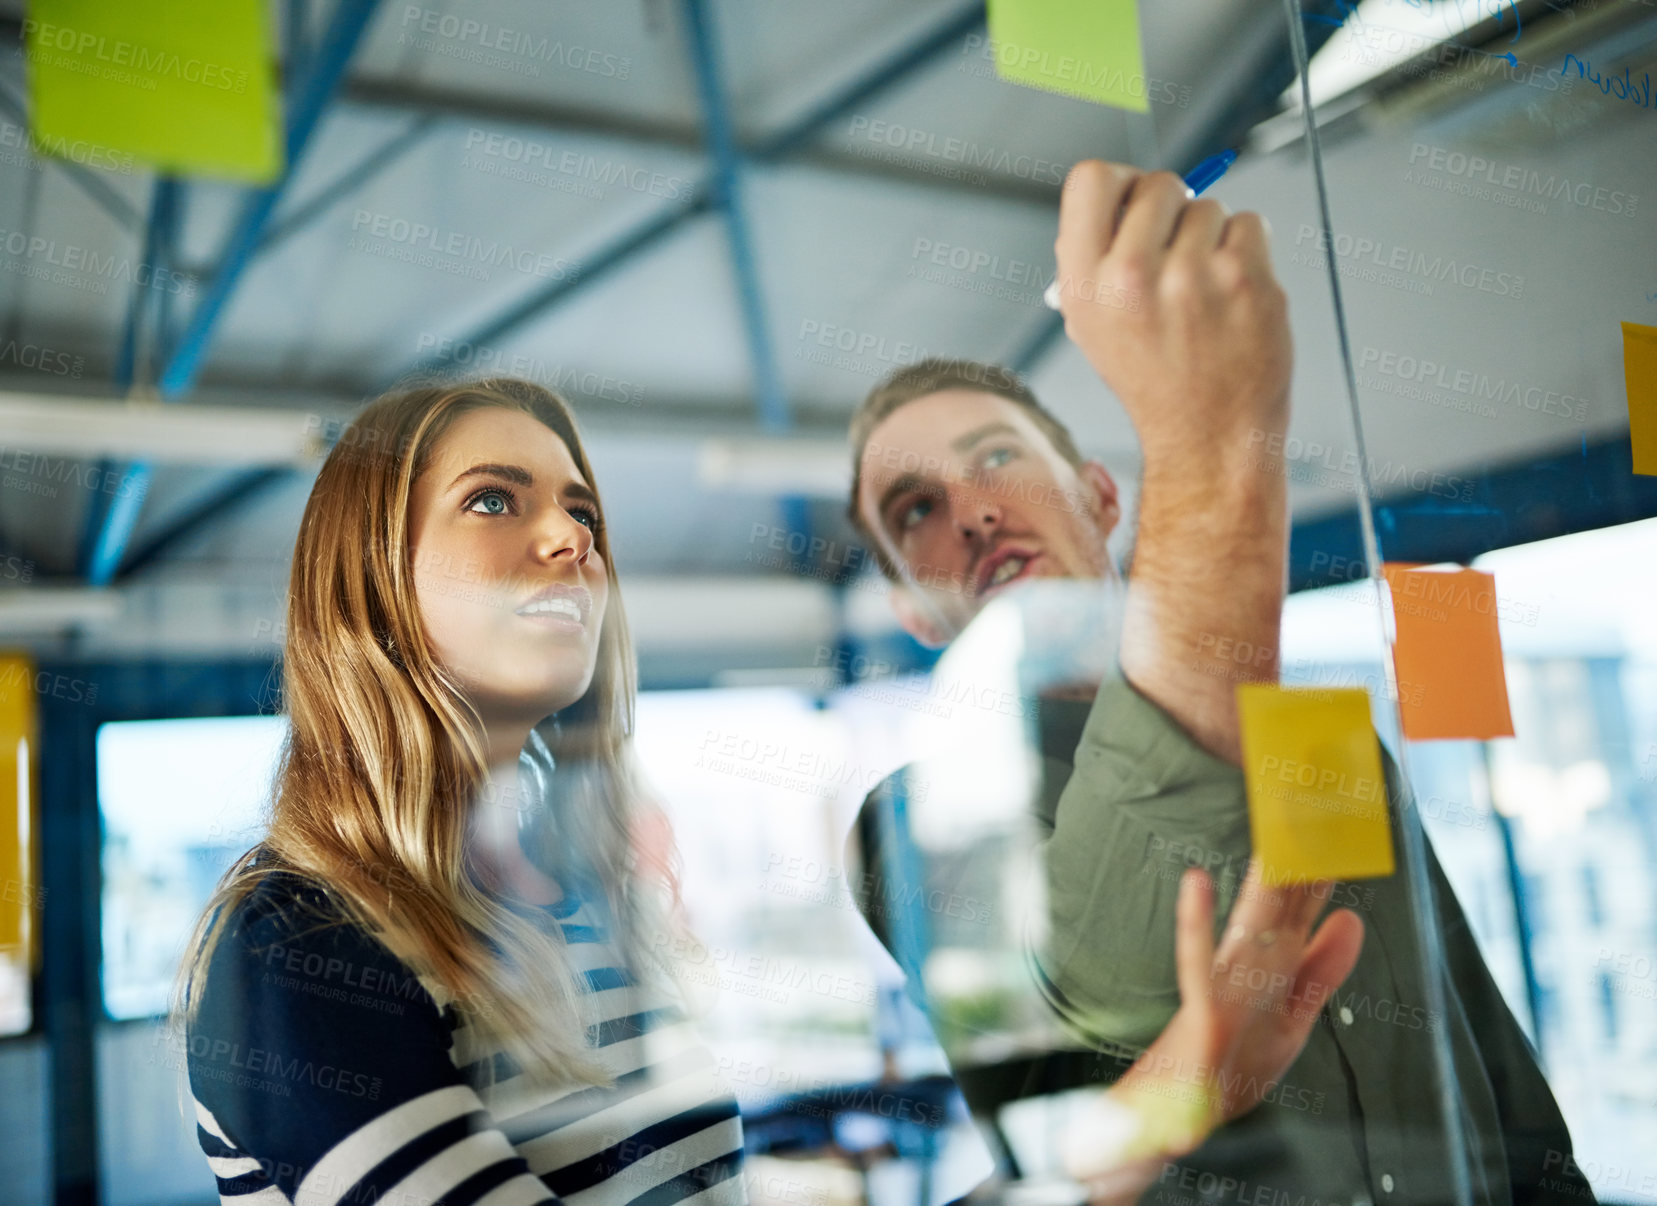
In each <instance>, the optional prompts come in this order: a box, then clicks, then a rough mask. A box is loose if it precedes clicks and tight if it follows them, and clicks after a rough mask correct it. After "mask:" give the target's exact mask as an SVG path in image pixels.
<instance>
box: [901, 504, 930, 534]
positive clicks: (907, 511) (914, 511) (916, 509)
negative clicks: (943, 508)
mask: <svg viewBox="0 0 1657 1206" xmlns="http://www.w3.org/2000/svg"><path fill="white" fill-rule="evenodd" d="M931 512H932V500H931V499H930V498H917V499H916V500H915V501H914V502H912V503H910V504H909V505H908V506H907V507H905V508H904V509H903V510H902V511H900V512H898V527H899V528H901V529H902V530H904V531H908V530H909V529H910V528H912V527H914V526H915V525H916V524H918V523H919V522H920V521H921V520H923V519H925V518H926V517H927V516H928V515H929V514H931Z"/></svg>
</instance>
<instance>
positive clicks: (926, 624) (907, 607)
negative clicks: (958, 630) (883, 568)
mask: <svg viewBox="0 0 1657 1206" xmlns="http://www.w3.org/2000/svg"><path fill="white" fill-rule="evenodd" d="M887 597H888V598H889V599H890V600H891V603H892V610H893V611H894V612H895V613H896V614H897V617H898V623H899V624H900V625H901V626H902V628H903V630H904V631H905V632H907V633H908V634H909V635H910V636H912V637H914V638H915V639H916V640H917V641H919V642H920V643H921V644H923V645H925V646H926V647H927V648H928V649H942V648H943V647H944V646H945V645H947V644H949V634H947V633H946V632H944V630H943V628H942V626H941V625H939V623H938V622H937V621H936V620H935V619H934V618H933V617H932V610H931V608H929V607H928V606H927V605H926V603H925V602H924V601H923V600H921V599H918V598H916V597H915V591H914V588H913V587H911V586H910V585H909V584H908V583H905V582H894V583H892V590H891V594H890V595H888V596H887Z"/></svg>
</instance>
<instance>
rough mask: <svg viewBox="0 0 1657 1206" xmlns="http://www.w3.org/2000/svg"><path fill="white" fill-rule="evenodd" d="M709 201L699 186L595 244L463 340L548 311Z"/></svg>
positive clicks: (486, 336) (427, 367) (433, 365)
mask: <svg viewBox="0 0 1657 1206" xmlns="http://www.w3.org/2000/svg"><path fill="white" fill-rule="evenodd" d="M710 204H711V202H710V198H709V193H708V190H707V188H705V187H703V186H701V185H698V186H697V187H696V188H694V189H692V190H691V192H690V195H689V196H688V197H687V198H686V199H685V200H683V201H681V202H680V203H679V204H678V205H676V206H674V207H673V208H672V209H669V210H666V211H663V212H659V213H657V214H654V215H652V216H651V217H650V218H649V219H647V220H646V221H644V222H641V223H639V224H638V225H637V226H634V227H632V228H630V229H628V230H624V231H623V232H622V233H621V234H619V235H617V236H616V237H615V238H613V239H611V240H610V241H609V242H608V243H606V244H605V245H604V246H603V247H601V248H599V250H598V251H597V252H596V253H595V254H594V255H592V256H591V257H589V258H587V259H584V260H582V261H581V270H580V271H579V272H577V273H573V274H570V275H567V276H565V277H564V279H563V280H555V281H551V282H549V283H548V284H546V285H545V286H543V287H542V288H541V289H539V290H537V291H536V292H535V293H532V294H530V295H529V296H528V297H526V298H524V299H523V300H522V301H520V302H515V303H513V304H512V305H511V306H509V307H507V309H506V310H504V311H502V312H501V313H500V314H497V315H496V316H495V317H494V318H491V319H490V320H489V321H488V322H486V323H484V324H483V325H482V326H480V327H478V328H477V329H476V330H474V331H473V332H472V333H471V334H470V335H469V336H467V337H466V339H465V340H464V341H461V342H463V343H465V344H467V345H469V346H471V347H473V348H484V347H489V346H491V345H492V344H494V343H495V342H496V341H497V340H499V339H503V338H505V337H506V336H507V335H509V334H511V333H512V332H513V331H515V330H517V329H518V328H519V327H521V326H522V325H523V324H525V323H527V322H529V321H531V320H532V319H534V318H536V317H538V316H540V315H544V314H547V313H550V312H551V311H552V309H553V308H554V307H556V306H558V305H559V304H561V303H562V302H564V301H565V300H566V299H568V298H570V297H572V296H574V295H575V294H576V293H578V292H580V291H581V290H582V289H585V288H586V287H587V286H589V285H591V284H593V283H594V282H596V281H597V280H599V279H600V278H601V277H604V276H606V275H607V274H608V273H609V272H610V271H611V270H612V269H614V268H616V267H617V266H618V265H620V264H622V263H624V262H626V261H627V260H630V259H632V258H633V257H634V256H636V255H638V254H639V253H640V252H642V251H645V250H646V249H648V248H650V247H652V246H654V245H655V244H657V243H659V242H661V241H662V240H663V239H665V238H666V237H667V236H668V235H670V234H672V233H673V232H674V231H675V230H677V229H679V226H680V225H681V224H682V223H683V222H685V221H686V220H687V219H689V218H691V217H694V216H695V215H697V214H704V213H707V212H708V209H709V207H710ZM444 363H445V361H444V360H443V359H442V358H441V357H437V356H429V357H426V358H425V359H423V360H420V361H417V362H416V363H415V364H414V366H413V367H412V368H411V369H408V370H402V371H399V372H398V373H396V374H395V375H394V376H393V377H391V378H388V379H387V380H386V381H385V382H384V383H382V384H383V385H385V386H389V385H390V384H391V382H393V381H395V380H397V379H399V378H402V377H404V376H407V375H411V374H412V375H415V376H418V375H420V374H422V373H431V372H436V371H437V370H439V369H441V368H442V367H443V365H444Z"/></svg>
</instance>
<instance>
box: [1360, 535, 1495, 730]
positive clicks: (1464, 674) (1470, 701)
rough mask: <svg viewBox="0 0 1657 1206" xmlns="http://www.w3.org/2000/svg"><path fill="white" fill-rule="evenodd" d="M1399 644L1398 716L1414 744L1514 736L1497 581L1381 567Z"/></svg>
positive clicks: (1473, 574)
mask: <svg viewBox="0 0 1657 1206" xmlns="http://www.w3.org/2000/svg"><path fill="white" fill-rule="evenodd" d="M1381 572H1382V573H1383V574H1384V575H1385V576H1386V580H1387V588H1388V590H1389V591H1390V592H1391V594H1392V614H1393V618H1394V620H1395V621H1396V623H1397V631H1398V639H1397V641H1396V642H1394V644H1393V647H1392V658H1393V667H1394V668H1395V669H1396V670H1397V672H1398V710H1399V715H1400V718H1401V719H1402V721H1403V725H1404V736H1406V737H1408V738H1409V739H1410V740H1411V741H1436V740H1445V739H1458V740H1474V741H1488V740H1490V739H1491V738H1492V737H1511V736H1513V713H1512V712H1511V710H1510V709H1509V708H1508V703H1507V674H1506V672H1505V671H1504V670H1503V669H1502V637H1501V633H1500V632H1499V631H1497V628H1496V579H1495V578H1494V577H1493V576H1492V575H1490V574H1486V573H1482V572H1480V571H1479V570H1472V569H1464V570H1454V571H1440V570H1423V569H1416V568H1414V567H1412V566H1408V565H1401V564H1396V563H1388V564H1386V565H1383V566H1382V567H1381Z"/></svg>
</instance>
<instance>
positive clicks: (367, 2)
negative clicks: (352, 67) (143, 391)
mask: <svg viewBox="0 0 1657 1206" xmlns="http://www.w3.org/2000/svg"><path fill="white" fill-rule="evenodd" d="M378 6H379V0H340V4H339V7H338V8H337V9H336V10H335V11H334V18H333V21H332V22H331V23H330V24H329V27H328V32H327V33H326V35H324V37H323V39H322V41H321V44H320V45H319V46H318V47H317V49H316V52H315V54H314V56H313V65H312V68H311V70H310V72H309V73H308V74H307V75H306V77H305V82H304V84H303V85H301V86H300V88H299V90H298V95H297V96H295V97H294V99H293V101H292V105H291V107H290V109H289V112H288V137H287V167H286V169H285V170H284V171H283V173H282V176H281V178H280V179H279V180H277V181H276V183H275V184H272V185H270V186H268V187H266V188H261V189H255V190H253V191H252V192H250V193H249V194H248V197H247V199H246V201H245V202H244V203H243V206H242V212H241V216H240V217H239V218H238V219H237V221H236V226H235V229H234V230H232V231H231V233H230V238H229V239H228V240H227V241H226V244H225V249H224V252H223V254H222V255H221V257H220V259H219V266H218V269H217V271H216V272H215V273H214V274H213V279H212V281H211V282H210V283H209V284H208V286H207V289H206V290H205V292H203V294H202V297H201V300H200V301H199V302H197V303H196V308H195V310H194V312H193V313H191V315H190V321H189V323H188V324H187V325H186V326H185V328H184V333H183V335H182V336H181V337H180V338H179V345H178V349H177V351H175V352H174V353H173V355H172V357H171V358H170V359H169V360H168V362H167V367H166V369H165V370H164V371H163V372H162V374H161V381H160V385H161V393H162V396H163V397H165V398H168V399H172V398H178V397H182V396H183V395H184V394H187V393H189V392H190V390H191V388H192V387H193V386H194V385H195V383H196V379H197V378H198V377H199V376H200V375H201V370H202V366H203V365H204V364H205V363H206V360H207V352H208V349H209V347H210V346H211V345H212V341H213V335H214V333H215V332H216V330H217V328H218V322H219V318H220V317H221V316H222V315H223V313H224V309H225V306H226V305H228V304H229V302H230V298H231V296H232V295H233V294H234V293H235V291H236V286H237V285H239V284H240V283H241V279H242V274H243V273H244V272H245V271H246V270H247V266H248V264H249V263H251V262H252V259H253V253H254V251H255V250H257V248H258V246H259V243H260V241H261V240H262V239H263V238H264V233H265V228H266V226H267V225H268V223H269V222H270V217H271V214H272V213H273V212H274V211H275V209H276V203H277V202H278V201H279V200H280V199H281V197H282V193H283V191H284V190H285V189H286V188H287V187H288V185H289V184H290V183H291V182H292V181H293V177H294V169H295V168H296V167H297V166H298V164H299V161H300V159H301V158H303V156H304V154H305V150H306V147H307V146H308V145H309V143H310V140H311V136H312V135H313V134H314V133H315V132H316V128H317V124H318V123H319V122H320V121H321V120H322V114H323V111H324V110H325V109H326V108H327V105H328V102H329V101H330V100H332V99H333V95H334V91H335V89H337V88H338V87H339V82H340V79H341V78H342V77H343V76H344V74H345V68H346V65H347V64H348V63H349V62H350V61H351V55H352V53H353V52H354V51H355V50H356V48H357V43H358V41H359V40H360V39H361V38H362V34H363V31H364V29H366V28H367V26H368V22H369V19H370V18H371V17H373V15H374V11H375V9H376V8H377V7H378Z"/></svg>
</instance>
